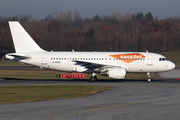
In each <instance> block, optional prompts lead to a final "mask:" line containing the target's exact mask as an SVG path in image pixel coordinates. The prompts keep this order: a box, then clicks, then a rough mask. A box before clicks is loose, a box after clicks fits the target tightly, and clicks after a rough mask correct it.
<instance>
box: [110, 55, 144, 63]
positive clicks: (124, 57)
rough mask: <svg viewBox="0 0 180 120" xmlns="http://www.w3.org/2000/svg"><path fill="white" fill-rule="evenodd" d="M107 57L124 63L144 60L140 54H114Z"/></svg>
mask: <svg viewBox="0 0 180 120" xmlns="http://www.w3.org/2000/svg"><path fill="white" fill-rule="evenodd" d="M109 56H111V57H114V58H116V59H120V60H122V61H124V62H126V63H131V62H134V61H136V60H139V59H143V58H146V57H145V56H144V55H142V54H140V53H129V54H116V55H109Z"/></svg>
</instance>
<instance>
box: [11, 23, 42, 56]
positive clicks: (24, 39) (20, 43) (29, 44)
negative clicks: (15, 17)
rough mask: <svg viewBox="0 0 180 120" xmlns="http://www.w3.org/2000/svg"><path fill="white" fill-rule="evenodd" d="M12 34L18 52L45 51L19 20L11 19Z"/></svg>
mask: <svg viewBox="0 0 180 120" xmlns="http://www.w3.org/2000/svg"><path fill="white" fill-rule="evenodd" d="M9 26H10V30H11V35H12V38H13V43H14V47H15V51H16V53H23V52H43V51H44V50H43V49H41V48H40V47H39V46H38V45H37V44H36V43H35V41H34V40H33V39H32V38H31V36H30V35H29V34H28V33H27V32H26V30H25V29H24V28H23V27H22V26H21V25H20V23H19V22H17V21H9Z"/></svg>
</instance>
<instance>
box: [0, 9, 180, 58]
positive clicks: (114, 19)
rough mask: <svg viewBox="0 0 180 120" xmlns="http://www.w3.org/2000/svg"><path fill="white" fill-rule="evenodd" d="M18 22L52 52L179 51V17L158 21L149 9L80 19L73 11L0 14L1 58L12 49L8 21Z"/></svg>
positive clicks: (38, 42)
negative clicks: (39, 15)
mask: <svg viewBox="0 0 180 120" xmlns="http://www.w3.org/2000/svg"><path fill="white" fill-rule="evenodd" d="M12 20H16V21H19V22H20V23H21V24H22V26H23V27H24V28H25V29H26V30H27V32H28V33H29V34H30V35H31V36H32V38H33V39H34V40H35V41H36V42H37V44H38V45H39V46H40V47H42V48H43V49H45V50H49V51H50V50H53V51H71V50H72V49H74V50H75V51H119V52H122V51H131V52H142V51H146V50H148V51H149V52H171V51H179V50H180V18H179V17H170V18H166V19H162V20H159V19H157V18H155V17H153V15H152V14H151V13H150V12H148V13H146V14H143V13H142V12H139V13H135V14H125V15H122V14H121V13H120V12H114V13H113V14H112V15H111V16H105V15H104V16H99V15H95V16H94V17H92V18H85V19H82V18H81V15H80V14H79V13H78V12H77V11H75V13H74V14H72V12H71V11H69V12H68V13H60V14H57V13H56V14H52V15H48V16H47V17H45V18H44V19H42V20H33V19H32V17H31V16H15V17H8V18H7V17H0V57H2V56H3V55H5V54H6V53H11V52H14V46H13V42H12V38H11V33H10V30H9V26H8V21H12Z"/></svg>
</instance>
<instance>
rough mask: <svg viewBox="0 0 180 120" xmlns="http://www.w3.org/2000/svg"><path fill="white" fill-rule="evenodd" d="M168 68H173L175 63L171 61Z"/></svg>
mask: <svg viewBox="0 0 180 120" xmlns="http://www.w3.org/2000/svg"><path fill="white" fill-rule="evenodd" d="M169 68H170V69H171V70H172V69H174V68H175V64H174V63H173V62H171V64H170V66H169Z"/></svg>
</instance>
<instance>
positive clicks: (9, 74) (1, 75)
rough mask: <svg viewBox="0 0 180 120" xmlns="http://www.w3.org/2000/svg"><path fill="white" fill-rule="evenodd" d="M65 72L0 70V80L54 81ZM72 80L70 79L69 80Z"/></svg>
mask: <svg viewBox="0 0 180 120" xmlns="http://www.w3.org/2000/svg"><path fill="white" fill-rule="evenodd" d="M64 73H66V72H59V71H53V70H0V80H16V79H20V80H22V79H23V80H32V79H38V80H55V74H64ZM91 76H92V75H91V74H87V78H86V79H90V77H91ZM97 78H98V79H108V80H110V79H111V78H109V77H107V76H102V75H97ZM151 78H152V79H154V78H155V77H154V75H153V74H152V73H151ZM126 79H147V76H146V73H127V75H126ZM71 80H72V79H71Z"/></svg>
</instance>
